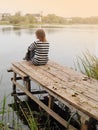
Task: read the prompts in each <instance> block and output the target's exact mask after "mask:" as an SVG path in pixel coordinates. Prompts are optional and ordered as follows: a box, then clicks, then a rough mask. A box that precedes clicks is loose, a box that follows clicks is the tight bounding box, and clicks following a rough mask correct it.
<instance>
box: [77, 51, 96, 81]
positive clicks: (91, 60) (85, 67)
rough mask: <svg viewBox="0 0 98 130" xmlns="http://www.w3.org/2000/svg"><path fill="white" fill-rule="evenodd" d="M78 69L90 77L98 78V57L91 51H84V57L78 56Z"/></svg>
mask: <svg viewBox="0 0 98 130" xmlns="http://www.w3.org/2000/svg"><path fill="white" fill-rule="evenodd" d="M77 67H78V69H79V70H80V71H81V72H82V73H84V74H86V75H87V76H88V77H92V78H95V79H98V58H97V57H96V56H95V55H92V54H90V53H89V52H86V53H83V56H82V57H79V56H78V57H77Z"/></svg>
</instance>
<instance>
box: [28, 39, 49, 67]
mask: <svg viewBox="0 0 98 130" xmlns="http://www.w3.org/2000/svg"><path fill="white" fill-rule="evenodd" d="M28 50H29V51H30V52H31V56H30V57H31V61H32V63H33V64H34V65H45V64H46V63H47V62H48V52H49V43H48V42H40V41H37V42H34V43H32V44H31V45H30V46H29V47H28Z"/></svg>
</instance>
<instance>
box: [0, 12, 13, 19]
mask: <svg viewBox="0 0 98 130" xmlns="http://www.w3.org/2000/svg"><path fill="white" fill-rule="evenodd" d="M9 16H11V14H10V13H0V20H2V19H3V18H7V17H9Z"/></svg>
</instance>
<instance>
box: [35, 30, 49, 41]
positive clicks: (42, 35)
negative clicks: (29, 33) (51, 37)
mask: <svg viewBox="0 0 98 130" xmlns="http://www.w3.org/2000/svg"><path fill="white" fill-rule="evenodd" d="M36 36H37V38H38V39H39V40H40V41H42V42H46V41H47V40H46V34H45V31H44V30H43V29H38V30H37V31H36Z"/></svg>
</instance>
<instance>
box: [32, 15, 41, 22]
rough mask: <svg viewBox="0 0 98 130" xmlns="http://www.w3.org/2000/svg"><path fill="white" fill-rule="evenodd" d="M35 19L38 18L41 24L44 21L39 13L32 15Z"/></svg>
mask: <svg viewBox="0 0 98 130" xmlns="http://www.w3.org/2000/svg"><path fill="white" fill-rule="evenodd" d="M32 15H33V16H34V17H35V18H36V20H37V21H38V22H41V21H42V15H41V14H40V13H38V14H32Z"/></svg>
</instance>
